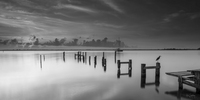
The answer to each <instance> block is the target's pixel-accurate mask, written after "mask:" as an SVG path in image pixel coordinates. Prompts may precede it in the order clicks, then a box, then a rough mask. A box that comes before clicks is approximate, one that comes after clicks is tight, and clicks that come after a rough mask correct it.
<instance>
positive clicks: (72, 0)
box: [0, 0, 200, 48]
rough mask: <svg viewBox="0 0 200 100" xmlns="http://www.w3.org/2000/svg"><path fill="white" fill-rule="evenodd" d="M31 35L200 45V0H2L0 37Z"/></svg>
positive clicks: (145, 44) (132, 43)
mask: <svg viewBox="0 0 200 100" xmlns="http://www.w3.org/2000/svg"><path fill="white" fill-rule="evenodd" d="M30 35H35V36H36V37H38V38H43V39H44V40H50V39H51V40H54V39H55V38H59V39H60V38H64V37H65V38H67V39H73V38H80V37H81V38H82V39H85V40H87V39H93V38H94V39H103V38H104V37H107V38H108V39H109V40H116V39H119V38H120V40H122V41H124V42H125V43H126V44H127V45H129V46H132V47H134V48H200V45H199V44H200V39H199V38H200V0H0V39H14V38H17V39H19V38H26V37H29V36H30Z"/></svg>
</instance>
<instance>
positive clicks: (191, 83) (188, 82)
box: [183, 81, 200, 89]
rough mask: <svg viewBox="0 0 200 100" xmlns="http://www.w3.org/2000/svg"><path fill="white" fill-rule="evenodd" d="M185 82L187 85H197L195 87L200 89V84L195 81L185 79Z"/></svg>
mask: <svg viewBox="0 0 200 100" xmlns="http://www.w3.org/2000/svg"><path fill="white" fill-rule="evenodd" d="M183 83H184V84H187V85H189V86H192V87H195V88H198V89H200V86H199V85H197V84H195V83H193V82H190V81H183Z"/></svg>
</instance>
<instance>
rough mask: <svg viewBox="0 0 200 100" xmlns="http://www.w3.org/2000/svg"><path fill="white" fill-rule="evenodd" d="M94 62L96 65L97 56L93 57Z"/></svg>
mask: <svg viewBox="0 0 200 100" xmlns="http://www.w3.org/2000/svg"><path fill="white" fill-rule="evenodd" d="M94 64H95V65H97V56H95V57H94Z"/></svg>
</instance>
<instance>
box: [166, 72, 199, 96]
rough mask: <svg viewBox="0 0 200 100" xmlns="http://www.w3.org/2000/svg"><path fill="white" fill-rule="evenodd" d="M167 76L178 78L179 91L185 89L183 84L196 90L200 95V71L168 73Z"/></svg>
mask: <svg viewBox="0 0 200 100" xmlns="http://www.w3.org/2000/svg"><path fill="white" fill-rule="evenodd" d="M166 74H167V75H170V76H174V77H178V82H179V89H183V84H185V85H189V86H191V87H194V88H196V93H200V69H198V70H187V71H178V72H168V73H166Z"/></svg>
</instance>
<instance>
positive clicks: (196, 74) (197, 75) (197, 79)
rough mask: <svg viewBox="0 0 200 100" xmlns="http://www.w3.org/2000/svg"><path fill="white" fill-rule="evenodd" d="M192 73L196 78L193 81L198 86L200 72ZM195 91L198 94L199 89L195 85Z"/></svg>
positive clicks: (199, 92)
mask: <svg viewBox="0 0 200 100" xmlns="http://www.w3.org/2000/svg"><path fill="white" fill-rule="evenodd" d="M194 75H195V76H196V80H195V81H194V83H195V84H196V85H198V86H200V73H199V72H194ZM196 93H198V94H200V89H199V88H197V87H196Z"/></svg>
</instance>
